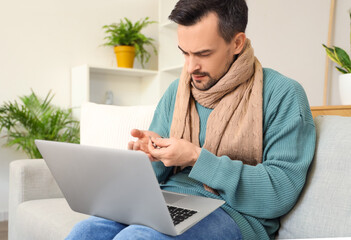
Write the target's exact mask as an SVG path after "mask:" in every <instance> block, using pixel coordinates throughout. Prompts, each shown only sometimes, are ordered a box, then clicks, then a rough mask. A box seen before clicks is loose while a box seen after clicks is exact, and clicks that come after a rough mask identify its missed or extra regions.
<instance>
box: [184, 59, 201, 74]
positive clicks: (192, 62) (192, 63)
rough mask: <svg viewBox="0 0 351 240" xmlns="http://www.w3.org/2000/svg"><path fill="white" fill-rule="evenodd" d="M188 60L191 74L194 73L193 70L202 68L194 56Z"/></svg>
mask: <svg viewBox="0 0 351 240" xmlns="http://www.w3.org/2000/svg"><path fill="white" fill-rule="evenodd" d="M187 60H188V61H187V64H188V73H189V74H192V73H193V72H195V71H197V70H199V69H200V64H199V62H198V61H196V59H195V58H194V57H189V58H188V59H187Z"/></svg>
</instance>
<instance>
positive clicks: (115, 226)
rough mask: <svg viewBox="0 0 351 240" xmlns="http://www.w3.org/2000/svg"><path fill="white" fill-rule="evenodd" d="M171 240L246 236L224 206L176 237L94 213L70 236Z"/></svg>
mask: <svg viewBox="0 0 351 240" xmlns="http://www.w3.org/2000/svg"><path fill="white" fill-rule="evenodd" d="M73 239H75V240H78V239H79V240H100V239H101V240H112V239H113V240H119V239H128V240H137V239H138V240H142V239H145V240H152V239H157V240H166V239H167V240H168V239H206V240H211V239H218V240H225V239H231V240H233V239H242V236H241V233H240V230H239V227H238V225H237V224H236V223H235V221H234V220H233V219H232V218H231V217H230V216H229V215H228V214H227V213H226V212H225V211H224V210H222V209H221V208H218V209H217V210H216V211H214V212H212V213H211V214H210V215H208V216H207V217H206V218H204V219H202V220H201V221H200V222H198V223H197V224H196V225H194V226H193V227H191V228H190V229H188V230H187V231H186V232H184V233H183V234H181V235H178V236H176V237H172V236H168V235H166V234H163V233H160V232H158V231H156V230H154V229H152V228H149V227H145V226H141V225H130V226H128V225H124V224H121V223H118V222H114V221H111V220H107V219H103V218H98V217H90V218H88V219H86V220H83V221H81V222H79V223H77V224H76V225H75V226H74V228H73V229H72V231H71V232H70V234H69V235H68V236H67V238H66V240H73Z"/></svg>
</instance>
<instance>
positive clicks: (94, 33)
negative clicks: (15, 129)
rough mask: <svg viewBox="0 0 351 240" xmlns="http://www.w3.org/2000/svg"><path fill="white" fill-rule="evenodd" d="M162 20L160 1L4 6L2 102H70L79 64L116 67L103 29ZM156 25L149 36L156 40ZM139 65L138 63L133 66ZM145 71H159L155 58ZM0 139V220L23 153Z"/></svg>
mask: <svg viewBox="0 0 351 240" xmlns="http://www.w3.org/2000/svg"><path fill="white" fill-rule="evenodd" d="M146 16H149V17H150V18H151V20H156V21H157V20H158V2H157V0H148V1H143V0H128V1H122V0H100V1H96V0H95V1H93V0H74V1H72V0H32V1H26V0H18V1H4V2H2V4H1V7H0V104H1V105H2V104H3V102H4V101H12V100H14V99H17V97H18V96H22V95H26V94H29V93H30V89H31V88H32V89H33V90H34V91H35V92H36V93H37V94H38V95H39V96H42V97H45V96H46V94H47V93H48V91H49V90H50V89H52V90H53V91H54V93H55V97H54V100H53V103H54V104H56V105H59V106H62V107H68V106H69V104H70V70H71V67H73V66H77V65H81V64H86V63H88V64H91V65H95V66H108V67H110V66H115V65H116V60H115V55H114V53H113V49H112V48H110V47H100V45H101V44H102V43H103V42H104V40H103V38H104V36H105V34H104V31H103V30H102V28H101V27H102V26H103V25H105V24H111V23H113V22H118V21H119V19H120V18H123V17H128V18H129V19H131V20H132V21H136V20H139V19H140V18H144V17H146ZM157 31H158V26H157V24H154V25H150V26H148V27H147V28H146V29H145V31H143V32H144V33H145V34H146V35H148V36H150V37H153V38H155V39H156V40H157V36H158V34H157ZM135 66H136V67H140V64H135ZM147 68H149V69H150V68H151V69H156V68H157V59H156V58H155V57H153V58H152V59H151V60H150V63H149V64H148V65H147ZM3 143H4V139H2V140H1V141H0V145H1V147H0V221H1V220H2V218H3V217H2V216H3V214H2V213H3V212H4V211H5V212H6V211H7V208H8V200H7V199H8V187H7V186H8V163H9V162H10V161H11V160H14V159H19V158H25V155H24V154H21V153H17V152H15V151H14V150H13V149H8V148H4V147H2V145H3Z"/></svg>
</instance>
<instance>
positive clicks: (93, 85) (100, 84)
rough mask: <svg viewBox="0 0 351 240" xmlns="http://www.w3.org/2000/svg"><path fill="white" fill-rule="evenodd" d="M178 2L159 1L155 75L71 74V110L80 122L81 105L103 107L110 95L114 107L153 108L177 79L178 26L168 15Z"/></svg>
mask: <svg viewBox="0 0 351 240" xmlns="http://www.w3.org/2000/svg"><path fill="white" fill-rule="evenodd" d="M176 2H177V0H167V1H165V0H159V2H158V3H159V49H158V71H152V70H142V69H127V68H117V67H116V68H112V67H98V66H90V65H87V64H86V65H81V66H77V67H74V68H72V72H71V106H72V107H73V109H74V116H75V117H76V118H79V115H80V106H81V104H82V103H83V102H87V101H89V102H95V103H101V104H104V103H105V98H106V93H107V92H108V91H111V92H112V93H113V96H114V97H113V104H115V105H122V106H132V105H150V104H156V103H157V102H158V101H159V99H160V97H161V96H162V95H163V93H164V91H165V90H166V89H167V87H168V86H169V84H170V83H171V82H172V81H174V80H175V79H177V78H179V77H180V74H181V70H182V68H183V56H182V54H181V52H180V51H179V49H178V44H177V24H175V23H173V22H171V21H169V20H168V15H169V14H170V13H171V10H172V9H173V7H174V6H175V4H176Z"/></svg>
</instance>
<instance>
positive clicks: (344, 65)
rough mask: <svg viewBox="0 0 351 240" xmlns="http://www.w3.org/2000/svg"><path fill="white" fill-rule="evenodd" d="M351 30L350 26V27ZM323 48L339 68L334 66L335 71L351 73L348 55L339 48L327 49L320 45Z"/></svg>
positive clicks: (350, 13) (350, 62)
mask: <svg viewBox="0 0 351 240" xmlns="http://www.w3.org/2000/svg"><path fill="white" fill-rule="evenodd" d="M349 15H350V23H351V11H349ZM350 28H351V25H350ZM322 45H323V47H324V48H325V50H326V52H327V55H328V57H329V58H330V59H331V60H332V61H334V62H335V63H336V64H338V65H339V66H336V69H337V70H338V71H339V72H341V73H343V74H346V73H351V61H350V57H349V55H348V54H347V53H346V51H344V50H343V49H341V48H339V47H335V46H333V47H327V46H326V45H325V44H322ZM350 46H351V32H350Z"/></svg>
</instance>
